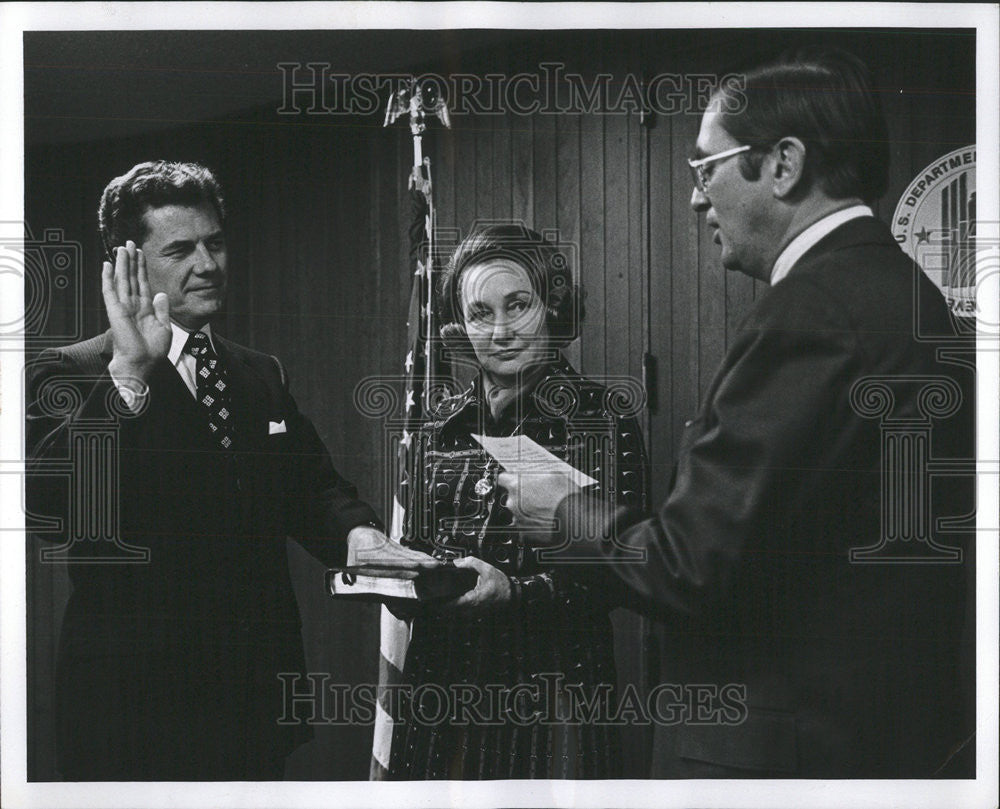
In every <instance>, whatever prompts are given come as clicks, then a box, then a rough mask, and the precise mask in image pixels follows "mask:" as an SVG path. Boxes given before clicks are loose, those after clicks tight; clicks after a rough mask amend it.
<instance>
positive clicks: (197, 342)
mask: <svg viewBox="0 0 1000 809" xmlns="http://www.w3.org/2000/svg"><path fill="white" fill-rule="evenodd" d="M184 350H185V351H186V352H187V353H188V354H190V355H191V356H193V357H194V358H195V360H196V361H197V362H196V369H195V377H196V379H197V380H198V401H199V402H201V404H202V405H203V406H204V408H205V409H206V410H207V411H208V427H209V429H210V430H211V431H212V434H213V435H214V436H215V437H216V440H218V442H219V443H220V444H221V445H222V447H223V448H224V449H229V448H230V447H231V446H232V445H233V436H234V435H235V427H236V425H235V424H233V417H232V412H231V406H232V404H231V400H230V396H229V383H228V381H227V379H228V373H227V372H226V367H225V365H223V364H222V363H221V362H219V357H218V355H217V354H216V353H215V351H213V350H212V343H211V342H210V341H209V339H208V335H207V334H205V332H203V331H196V332H192V333H191V336H190V337H189V338H188V341H187V344H186V345H185V346H184Z"/></svg>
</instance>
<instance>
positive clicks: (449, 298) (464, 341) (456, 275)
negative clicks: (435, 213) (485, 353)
mask: <svg viewBox="0 0 1000 809" xmlns="http://www.w3.org/2000/svg"><path fill="white" fill-rule="evenodd" d="M498 259H504V260H507V261H511V262H513V263H515V264H517V265H518V266H519V267H523V268H524V269H525V271H526V272H527V273H528V278H529V279H530V280H531V288H532V290H533V291H534V293H535V294H536V295H537V296H538V298H539V300H541V302H542V304H543V305H544V307H545V325H546V328H547V330H548V334H549V338H550V341H551V344H552V346H553V347H555V348H562V347H563V346H565V345H567V344H568V343H570V342H572V341H573V339H574V338H575V337H576V336H577V327H578V326H579V324H580V322H581V321H582V320H583V294H582V290H581V288H580V285H579V284H577V283H575V282H574V281H573V269H572V267H571V266H570V262H569V257H568V256H567V254H566V251H565V250H562V249H560V248H559V247H558V246H556V245H555V244H553V243H552V242H550V241H549V240H548V239H546V238H545V237H544V236H542V235H541V234H540V233H538V232H536V231H534V230H532V229H531V228H529V227H527V226H525V225H524V224H522V223H520V222H503V223H495V224H489V225H480V226H477V227H476V228H475V229H474V230H473V231H472V233H470V234H469V235H468V236H467V237H466V238H465V239H464V240H463V241H462V243H461V244H460V245H459V246H458V248H457V249H456V250H455V253H454V254H453V255H452V257H451V260H450V261H449V262H448V266H447V267H446V268H445V269H444V272H443V273H442V274H441V278H440V281H439V285H438V290H437V292H438V298H437V302H438V312H439V314H440V317H441V324H442V325H441V337H442V338H443V339H444V341H445V344H446V345H447V346H448V347H449V348H452V349H455V350H458V351H461V352H469V353H471V352H472V345H471V343H470V342H469V337H468V334H467V332H466V329H465V318H464V316H463V314H462V273H464V272H465V270H467V269H468V268H469V267H471V266H473V265H476V264H482V263H483V262H488V261H496V260H498Z"/></svg>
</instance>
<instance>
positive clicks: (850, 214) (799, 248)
mask: <svg viewBox="0 0 1000 809" xmlns="http://www.w3.org/2000/svg"><path fill="white" fill-rule="evenodd" d="M862 216H875V214H874V213H872V209H871V208H869V207H868V206H867V205H852V206H851V207H850V208H841V209H840V210H839V211H834V212H833V213H831V214H827V215H826V216H824V217H823V218H822V219H820V220H819V221H817V222H813V223H812V224H811V225H810V226H809V227H807V228H806V229H805V230H803V231H802V232H801V233H800V234H799V235H798V236H796V237H795V238H794V239H792V240H791V241H790V242H789V243H788V246H787V247H785V249H784V250H782V251H781V255H780V256H778V260H777V261H775V262H774V269H772V270H771V286H774V285H775V284H777V283H778V282H779V281H780V280H782V279H783V278H784V277H785V276H786V275H788V273H789V271H790V270H791V269H792V267H794V266H795V264H796V262H797V261H798V260H799V259H800V258H802V256H804V255H805V254H806V253H808V252H809V250H810V249H811V248H812V247H813V245H815V244H817V243H818V242H819V241H820V239H822V238H824V237H825V236H827V235H829V234H830V233H833V231H835V230H836V229H837V228H839V227H840V226H841V225H842V224H844V223H845V222H850V221H851V220H852V219H859V218H860V217H862Z"/></svg>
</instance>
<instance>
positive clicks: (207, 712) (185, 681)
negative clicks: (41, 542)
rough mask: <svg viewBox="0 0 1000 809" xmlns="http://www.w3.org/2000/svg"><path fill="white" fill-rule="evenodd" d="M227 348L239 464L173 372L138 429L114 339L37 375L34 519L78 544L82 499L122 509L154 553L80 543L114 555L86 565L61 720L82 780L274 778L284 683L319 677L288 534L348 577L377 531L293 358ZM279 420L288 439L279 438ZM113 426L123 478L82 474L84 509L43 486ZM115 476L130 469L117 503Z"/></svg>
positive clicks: (290, 734)
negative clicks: (51, 469) (315, 418)
mask: <svg viewBox="0 0 1000 809" xmlns="http://www.w3.org/2000/svg"><path fill="white" fill-rule="evenodd" d="M213 340H214V342H215V344H216V347H217V350H218V353H219V356H220V359H221V360H222V361H223V362H224V363H225V364H226V366H227V367H228V369H229V381H230V390H231V392H232V396H233V411H234V418H235V420H236V428H237V432H236V438H235V446H234V449H233V450H232V451H228V450H223V449H221V448H220V447H219V446H218V444H217V443H216V442H215V440H214V439H213V438H212V436H211V435H210V433H209V431H208V427H207V422H206V416H205V413H204V412H203V410H202V409H201V406H200V405H199V404H198V403H197V402H196V401H195V400H194V398H193V397H192V395H191V393H190V391H189V390H188V389H187V388H186V387H185V385H184V383H183V381H182V380H181V378H180V376H179V375H178V373H177V371H176V369H174V368H173V367H172V366H171V365H170V364H169V362H168V361H166V360H163V361H161V362H160V363H159V364H158V365H157V366H156V368H155V370H154V371H153V374H152V377H151V379H150V381H149V389H150V391H149V397H148V405H147V407H146V409H145V410H144V411H143V412H142V413H141V414H140V415H137V416H132V415H131V414H130V413H129V412H128V410H127V408H125V407H124V406H123V403H122V402H121V399H120V397H119V396H118V394H117V391H116V389H115V387H114V384H113V383H112V381H111V379H110V375H109V373H108V369H107V366H108V362H109V361H110V358H111V353H112V341H111V335H110V332H108V333H107V334H105V335H102V336H100V337H96V338H94V339H92V340H87V341H85V342H83V343H78V344H76V345H73V346H68V347H66V348H62V349H56V350H53V351H48V352H45V353H43V354H42V355H41V356H40V357H39V359H38V360H37V361H36V363H34V365H33V368H32V370H31V374H30V382H29V393H28V397H29V398H28V410H27V414H28V415H27V450H28V457H29V459H31V461H30V463H29V485H28V492H27V500H28V507H29V512H30V513H31V514H33V515H39V516H43V515H48V516H51V515H57V516H59V517H60V518H61V519H62V520H63V525H62V531H57V532H55V533H50V534H48V535H45V534H43V536H46V538H49V539H53V540H64V539H65V537H66V531H67V530H68V528H69V527H70V525H72V523H70V522H67V521H66V520H67V518H69V517H70V516H71V515H70V513H69V509H68V506H67V504H68V503H70V502H72V501H73V499H75V500H76V501H77V502H79V503H80V506H81V509H80V511H81V513H82V514H83V516H84V519H86V515H88V514H93V513H95V512H96V510H98V509H101V508H117V523H118V529H119V530H118V532H117V536H118V538H119V539H120V540H121V541H122V542H124V543H127V544H128V545H130V546H134V547H136V548H140V549H147V550H148V551H149V560H148V563H140V564H136V563H127V562H124V561H123V560H122V551H121V550H120V549H118V548H116V547H115V545H114V543H112V542H109V541H96V542H90V541H85V542H77V543H75V544H74V545H73V546H72V547H71V548H70V555H71V557H76V558H77V559H79V558H80V557H83V556H88V557H94V556H95V555H97V556H105V557H107V558H106V559H104V560H103V563H94V562H91V563H83V564H71V565H70V567H69V573H70V577H71V580H72V582H73V586H74V587H73V593H72V596H71V598H70V601H69V605H68V607H67V610H66V615H65V619H64V622H63V628H62V633H61V638H60V646H59V654H58V661H57V709H58V716H57V723H58V728H59V753H60V762H61V763H60V767H61V769H62V770H63V773H64V775H65V776H66V777H67V778H70V779H73V778H88V779H90V778H94V779H101V778H115V777H124V778H125V779H126V780H137V779H143V778H164V779H169V778H197V779H204V780H208V779H211V778H228V777H245V778H254V777H259V778H264V777H275V776H274V773H273V768H274V767H275V766H279V765H280V760H281V757H282V756H283V755H284V754H285V753H287V752H288V751H289V750H290V749H291V747H292V746H293V745H294V743H295V740H296V734H297V733H298V738H301V731H302V729H301V728H298V729H297V730H296V728H294V727H292V726H282V725H280V724H279V722H278V720H279V718H280V717H281V714H282V698H281V689H280V682H279V680H278V678H277V674H278V673H279V672H291V673H294V672H300V671H302V668H303V653H302V642H301V634H300V626H299V614H298V609H297V606H296V602H295V598H294V593H293V591H292V585H291V581H290V577H289V572H288V561H287V555H286V547H285V538H286V536H293V537H295V538H296V539H298V541H300V542H301V543H302V544H303V545H304V546H305V547H306V548H307V549H308V550H309V551H311V552H312V553H313V554H314V555H316V556H318V557H319V558H320V559H321V560H322V561H323V562H325V563H326V564H328V565H335V564H338V563H342V562H343V561H344V559H345V558H346V542H345V539H346V535H347V533H348V531H349V530H350V529H351V528H353V527H355V526H357V525H360V524H364V523H369V522H372V523H375V522H377V517H376V515H375V514H374V512H373V511H372V510H371V508H369V507H368V506H367V505H366V504H364V503H362V502H360V501H359V500H358V499H357V495H356V491H355V489H354V487H353V486H351V485H350V484H349V483H348V482H347V481H346V480H344V479H343V478H342V477H341V476H340V475H339V474H338V473H337V472H336V471H335V469H334V468H333V466H332V464H331V462H330V457H329V454H328V452H327V450H326V448H325V447H324V446H323V443H322V441H321V439H320V438H319V436H318V435H317V433H316V431H315V429H314V427H313V426H312V424H311V423H310V422H309V420H308V419H307V418H306V417H305V416H303V415H302V413H300V412H299V410H298V408H297V406H296V404H295V401H294V399H293V398H292V396H291V395H290V393H289V391H288V380H287V379H286V377H285V373H284V370H283V368H282V366H281V364H280V363H279V362H278V360H277V359H275V358H274V357H271V356H268V355H266V354H262V353H259V352H256V351H252V350H250V349H247V348H243V347H242V346H238V345H236V344H234V343H231V342H228V341H226V340H224V339H222V338H220V337H219V336H218V335H213ZM60 391H62V392H63V393H64V394H65V395H64V396H60ZM269 422H271V423H274V424H279V423H281V422H283V423H284V426H285V431H284V432H274V433H272V428H269ZM109 425H110V426H112V427H113V428H115V429H116V431H117V437H116V439H115V440H116V443H117V452H116V453H112V457H113V458H115V457H116V459H117V470H114V469H113V467H110V466H109V465H108V462H107V461H104V462H102V463H101V465H100V466H101V467H102V468H100V469H96V470H94V469H90V470H87V469H85V468H77V469H75V470H74V472H73V476H72V478H70V479H69V485H72V486H75V487H77V489H78V490H81V489H82V491H83V496H82V497H79V496H77V497H76V498H71V497H70V494H69V491H68V489H67V479H66V477H65V476H63V477H60V476H50V475H43V474H41V473H42V471H44V468H45V465H46V464H48V463H53V462H57V463H58V462H59V461H60V460H62V459H68V458H71V457H74V456H75V457H77V458H79V457H81V456H80V443H81V439H80V435H84V436H87V435H90V436H97V435H99V434H101V433H102V431H106V430H107V428H108V426H109ZM71 442H73V446H72V447H71V446H70V444H71ZM83 443H84V444H85V443H86V439H85V440H83ZM104 469H111V470H112V471H117V482H118V496H117V498H114V497H112V496H111V494H110V491H109V489H108V488H107V483H108V476H107V475H106V474H105V473H104V471H103V470H104ZM316 586H317V587H318V586H321V582H317V585H316ZM275 762H278V763H279V764H278V765H276V764H275ZM268 768H271V769H268ZM278 775H279V776H280V772H279V773H278Z"/></svg>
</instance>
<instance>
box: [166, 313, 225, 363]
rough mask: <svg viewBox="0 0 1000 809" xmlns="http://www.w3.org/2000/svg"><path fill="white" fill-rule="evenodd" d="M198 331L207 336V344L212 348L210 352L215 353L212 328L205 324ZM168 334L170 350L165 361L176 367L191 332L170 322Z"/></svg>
mask: <svg viewBox="0 0 1000 809" xmlns="http://www.w3.org/2000/svg"><path fill="white" fill-rule="evenodd" d="M198 331H203V332H205V334H207V335H208V342H209V344H210V345H211V346H212V350H213V351H215V341H214V340H213V339H212V326H211V325H210V324H208V323H206V324H205V325H204V326H202V327H201V328H200V329H199V330H198ZM170 332H171V337H170V350H169V351H168V352H167V359H169V360H170V364H171V365H176V364H177V362H178V360H180V358H181V354H183V353H184V346H186V345H187V341H188V337H190V336H191V332H189V331H188V330H187V329H185V328H183V327H182V326H178V325H177V324H176V323H174V321H172V320H171V321H170Z"/></svg>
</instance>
